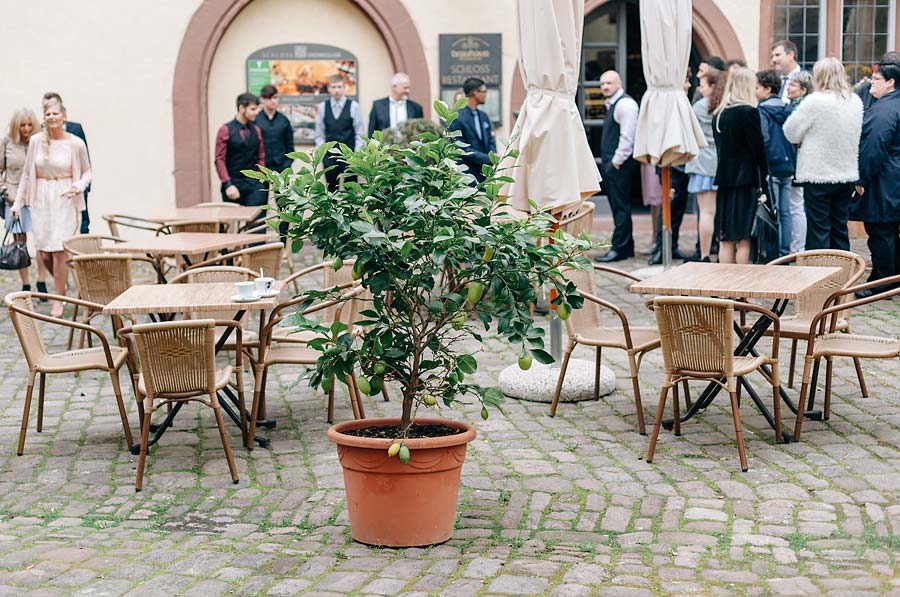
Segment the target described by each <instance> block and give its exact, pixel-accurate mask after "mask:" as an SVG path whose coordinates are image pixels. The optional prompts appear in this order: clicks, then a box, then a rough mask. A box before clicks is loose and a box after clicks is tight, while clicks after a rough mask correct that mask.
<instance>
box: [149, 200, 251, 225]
mask: <svg viewBox="0 0 900 597" xmlns="http://www.w3.org/2000/svg"><path fill="white" fill-rule="evenodd" d="M259 211H260V207H259V206H254V205H251V206H243V205H238V206H236V207H224V206H223V207H179V208H178V209H176V210H175V211H173V212H168V213H165V214H163V215H161V216H150V217H148V218H146V219H147V220H150V221H151V222H159V223H160V224H164V223H166V222H178V221H180V220H218V221H219V222H249V221H250V220H252V219H254V218H255V217H256V216H257V215H258V214H259Z"/></svg>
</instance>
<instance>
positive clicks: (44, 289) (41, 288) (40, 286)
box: [36, 281, 48, 303]
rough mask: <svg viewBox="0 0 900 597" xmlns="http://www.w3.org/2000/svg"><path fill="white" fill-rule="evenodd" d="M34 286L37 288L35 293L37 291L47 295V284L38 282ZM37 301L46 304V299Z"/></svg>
mask: <svg viewBox="0 0 900 597" xmlns="http://www.w3.org/2000/svg"><path fill="white" fill-rule="evenodd" d="M36 286H37V291H38V292H43V293H44V294H48V293H47V284H45V283H44V282H40V281H38V283H37V284H36ZM39 300H40V301H41V302H42V303H46V302H47V299H45V298H42V299H39Z"/></svg>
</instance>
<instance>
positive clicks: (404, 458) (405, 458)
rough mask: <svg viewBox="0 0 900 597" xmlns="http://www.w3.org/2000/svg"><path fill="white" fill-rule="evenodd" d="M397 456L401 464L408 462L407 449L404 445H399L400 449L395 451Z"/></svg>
mask: <svg viewBox="0 0 900 597" xmlns="http://www.w3.org/2000/svg"><path fill="white" fill-rule="evenodd" d="M397 456H398V457H399V458H400V462H402V463H403V464H406V463H407V462H409V448H407V447H406V444H401V446H400V449H399V450H397Z"/></svg>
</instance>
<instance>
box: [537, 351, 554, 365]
mask: <svg viewBox="0 0 900 597" xmlns="http://www.w3.org/2000/svg"><path fill="white" fill-rule="evenodd" d="M531 354H532V355H533V356H534V358H535V360H536V361H537V362H538V363H542V364H544V365H549V364H550V363H552V362H554V361H555V360H556V359H554V358H553V357H552V356H550V353H549V352H547V351H545V350H541V349H540V348H533V349H532V350H531Z"/></svg>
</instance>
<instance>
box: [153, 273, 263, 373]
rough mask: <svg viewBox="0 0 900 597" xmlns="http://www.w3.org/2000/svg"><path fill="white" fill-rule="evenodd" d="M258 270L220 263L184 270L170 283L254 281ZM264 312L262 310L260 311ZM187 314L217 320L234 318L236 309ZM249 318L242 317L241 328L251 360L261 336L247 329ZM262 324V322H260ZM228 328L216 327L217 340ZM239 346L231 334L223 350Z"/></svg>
mask: <svg viewBox="0 0 900 597" xmlns="http://www.w3.org/2000/svg"><path fill="white" fill-rule="evenodd" d="M258 275H259V273H258V272H255V271H253V270H251V269H247V268H246V267H235V266H229V265H219V266H211V267H201V268H196V269H189V270H188V271H186V272H182V273H180V274H178V275H177V276H175V277H174V278H172V279H171V280H169V284H210V283H215V282H252V281H253V280H254V279H255V278H256V277H257V276H258ZM260 313H262V311H261V312H260ZM186 316H187V317H188V318H190V319H197V318H200V319H217V320H219V319H220V320H229V319H232V318H234V311H233V310H231V311H200V312H197V311H193V312H190V313H187V314H186ZM247 324H248V318H247V317H244V318H242V319H241V329H242V331H243V340H242V346H243V349H244V353H245V354H246V355H247V356H248V357H249V358H250V360H251V362H253V360H254V355H253V353H252V352H251V350H258V349H259V337H258V336H257V335H256V332H253V331H251V330H249V329H247ZM260 325H262V322H260ZM226 329H227V328H224V327H220V328H216V341H217V342H218V340H219V338H220V337H221V336H222V334H224V333H225V331H226ZM236 348H237V347H236V345H235V342H234V338H233V337H231V336H229V338H228V340H226V341H225V344H224V345H222V350H235V349H236Z"/></svg>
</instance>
